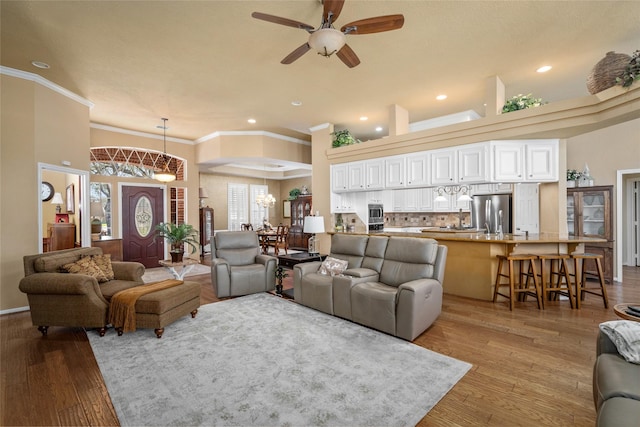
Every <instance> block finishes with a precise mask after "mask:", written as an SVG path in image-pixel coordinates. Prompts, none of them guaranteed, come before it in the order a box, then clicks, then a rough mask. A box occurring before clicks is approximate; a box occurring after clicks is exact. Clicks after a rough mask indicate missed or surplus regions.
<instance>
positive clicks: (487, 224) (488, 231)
mask: <svg viewBox="0 0 640 427" xmlns="http://www.w3.org/2000/svg"><path fill="white" fill-rule="evenodd" d="M484 228H486V229H487V232H486V233H485V234H491V229H490V227H489V223H488V222H485V223H484Z"/></svg>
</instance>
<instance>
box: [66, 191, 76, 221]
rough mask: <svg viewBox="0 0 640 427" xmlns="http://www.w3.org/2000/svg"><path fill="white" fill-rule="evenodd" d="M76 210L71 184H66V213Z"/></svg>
mask: <svg viewBox="0 0 640 427" xmlns="http://www.w3.org/2000/svg"><path fill="white" fill-rule="evenodd" d="M75 210H76V202H75V198H74V194H73V184H69V185H68V186H67V213H71V214H72V213H74V212H75Z"/></svg>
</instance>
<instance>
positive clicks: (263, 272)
mask: <svg viewBox="0 0 640 427" xmlns="http://www.w3.org/2000/svg"><path fill="white" fill-rule="evenodd" d="M277 264H278V258H276V257H273V256H270V255H263V254H262V253H261V249H260V242H259V240H258V235H257V234H256V233H255V231H219V232H217V233H216V234H215V235H214V236H213V239H211V284H212V285H213V290H214V292H215V293H216V296H217V297H218V298H223V297H231V296H240V295H248V294H254V293H257V292H266V291H271V290H274V289H275V286H276V276H275V271H276V266H277Z"/></svg>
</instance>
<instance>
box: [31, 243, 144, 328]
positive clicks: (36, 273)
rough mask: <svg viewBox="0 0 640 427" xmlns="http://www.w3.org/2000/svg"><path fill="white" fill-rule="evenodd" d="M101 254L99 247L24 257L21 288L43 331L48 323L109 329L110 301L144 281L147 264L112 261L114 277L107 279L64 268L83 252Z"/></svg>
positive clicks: (51, 324) (33, 320)
mask: <svg viewBox="0 0 640 427" xmlns="http://www.w3.org/2000/svg"><path fill="white" fill-rule="evenodd" d="M89 255H102V249H100V248H74V249H66V250H62V251H54V252H46V253H44V254H37V255H27V256H25V257H24V275H25V277H24V278H23V279H22V280H21V281H20V286H19V288H20V290H21V291H22V292H24V293H26V294H27V297H28V299H29V307H30V310H31V321H32V322H33V324H34V326H38V330H39V331H40V332H42V335H47V330H48V328H49V326H71V327H74V326H75V327H85V328H98V330H99V333H100V336H103V335H104V334H105V331H106V325H107V314H108V311H109V301H110V299H111V297H112V296H113V295H114V294H115V293H116V292H118V291H121V290H123V289H128V288H131V287H133V286H138V285H141V284H142V283H143V281H142V275H143V274H144V266H143V265H142V264H140V263H137V262H122V261H120V262H117V261H113V262H112V263H111V266H112V268H113V273H114V279H113V280H109V281H107V282H104V283H98V281H97V280H96V279H95V278H93V277H91V276H87V275H84V274H71V273H63V272H61V269H60V268H61V267H62V266H63V265H65V264H69V263H72V262H76V261H78V260H79V259H80V258H82V257H83V256H89Z"/></svg>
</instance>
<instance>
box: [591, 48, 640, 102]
mask: <svg viewBox="0 0 640 427" xmlns="http://www.w3.org/2000/svg"><path fill="white" fill-rule="evenodd" d="M629 61H631V57H630V56H629V55H625V54H624V53H615V52H607V54H606V55H605V57H604V58H602V59H601V60H600V61H599V62H598V63H597V64H596V65H595V67H593V70H591V73H590V74H589V75H588V76H587V89H589V93H590V94H592V95H595V94H596V93H598V92H602V91H603V90H605V89H609V88H610V87H613V86H615V85H616V77H620V76H621V75H622V73H623V72H624V69H625V67H626V66H627V65H629Z"/></svg>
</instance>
